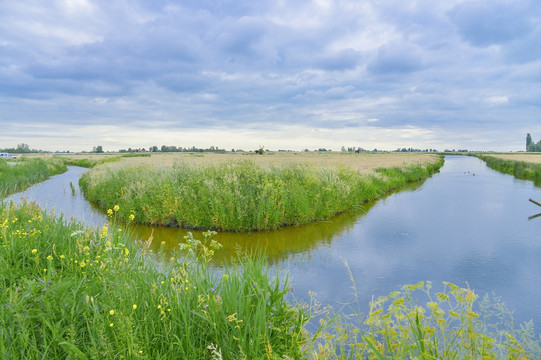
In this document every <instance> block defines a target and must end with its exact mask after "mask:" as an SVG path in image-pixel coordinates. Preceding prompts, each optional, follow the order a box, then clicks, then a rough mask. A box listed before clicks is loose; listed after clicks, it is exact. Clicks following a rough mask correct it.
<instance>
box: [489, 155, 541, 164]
mask: <svg viewBox="0 0 541 360" xmlns="http://www.w3.org/2000/svg"><path fill="white" fill-rule="evenodd" d="M483 156H490V157H495V158H498V159H503V160H512V161H523V162H527V163H532V164H541V153H537V154H535V153H513V154H484V155H483Z"/></svg>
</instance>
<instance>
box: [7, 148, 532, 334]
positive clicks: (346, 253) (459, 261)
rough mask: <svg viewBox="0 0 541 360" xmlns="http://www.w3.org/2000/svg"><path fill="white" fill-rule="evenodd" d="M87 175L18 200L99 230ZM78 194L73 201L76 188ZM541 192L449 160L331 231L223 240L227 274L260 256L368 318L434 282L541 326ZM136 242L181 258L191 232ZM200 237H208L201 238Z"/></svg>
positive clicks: (341, 219)
mask: <svg viewBox="0 0 541 360" xmlns="http://www.w3.org/2000/svg"><path fill="white" fill-rule="evenodd" d="M84 171H85V169H82V168H77V167H70V168H69V170H68V172H67V173H65V174H62V175H58V176H55V177H53V178H51V179H50V180H48V181H46V182H44V183H41V184H38V185H35V186H33V187H31V188H29V189H28V190H27V191H26V192H24V193H21V194H16V195H13V196H11V199H13V200H14V201H20V200H19V199H20V198H21V197H25V198H28V200H30V201H34V200H35V201H37V202H38V203H39V204H40V205H41V206H42V207H46V208H54V209H55V212H56V213H60V212H62V213H64V214H65V217H66V218H68V219H69V218H71V217H73V218H74V219H76V220H78V221H82V222H84V223H86V224H88V225H90V226H101V225H102V224H104V223H105V222H106V221H107V217H106V216H105V215H104V214H103V213H102V212H100V211H98V210H97V209H95V208H94V207H93V206H92V205H90V204H89V203H88V202H87V201H86V200H85V199H84V197H83V196H82V195H81V194H80V191H79V189H78V186H77V183H78V178H79V177H80V176H81V174H82V172H84ZM70 182H71V183H72V185H74V186H75V195H73V193H72V190H71V186H70V184H69V183H70ZM529 198H534V199H537V200H541V189H540V188H536V187H535V186H534V185H533V184H532V183H531V182H528V181H522V180H516V179H514V178H513V177H512V176H509V175H503V174H501V173H498V172H496V171H494V170H491V169H489V168H488V167H486V165H485V164H484V162H482V161H481V160H479V159H477V158H474V157H467V156H447V157H446V158H445V165H444V166H443V167H442V169H441V171H440V173H438V174H435V175H434V176H433V177H431V178H430V179H428V180H426V181H425V182H423V183H419V184H414V185H412V186H410V187H409V188H406V189H402V190H401V191H399V192H396V193H393V194H390V195H389V196H387V197H385V198H384V199H381V200H379V201H376V202H374V203H369V204H365V205H364V206H363V207H362V208H361V209H359V210H357V211H354V212H349V213H347V214H342V215H339V216H336V217H334V218H332V219H329V220H328V221H322V222H318V223H315V224H309V225H304V226H297V227H289V228H286V229H282V230H279V231H274V232H257V233H251V234H237V233H220V234H218V235H217V236H216V240H218V241H219V242H221V243H222V244H224V248H223V249H222V250H220V251H219V252H218V253H217V257H216V262H217V265H218V266H219V265H220V264H221V263H223V262H224V261H225V260H226V259H228V258H230V257H231V256H233V255H234V254H235V251H237V250H238V249H240V250H249V251H250V250H255V249H257V250H259V251H262V252H263V253H264V254H265V256H266V257H267V258H268V259H269V263H270V264H271V266H272V267H273V268H280V270H281V271H282V272H287V273H288V274H289V280H290V282H291V285H292V287H293V295H294V296H295V297H296V298H298V299H300V300H305V301H306V300H309V292H311V291H313V292H315V293H316V294H317V299H318V301H319V302H321V303H322V304H325V305H332V306H334V307H335V308H340V307H341V306H342V304H344V303H348V302H350V301H352V300H353V299H354V293H353V290H352V285H353V283H352V279H351V276H350V275H349V273H348V268H349V269H350V270H351V275H352V277H353V279H354V281H355V287H356V290H357V297H358V299H359V304H360V305H359V308H360V309H361V311H363V312H365V313H366V312H367V311H368V303H369V301H370V300H372V299H373V298H377V297H378V296H382V295H387V294H388V293H389V292H391V291H395V290H398V289H399V288H400V287H401V286H402V285H404V284H413V283H417V282H419V281H431V282H432V283H433V288H434V290H435V292H436V291H440V290H442V289H443V285H442V283H443V282H445V281H446V282H451V283H454V284H457V285H459V286H461V287H467V286H469V287H470V288H471V289H474V290H475V292H476V293H477V294H478V295H480V296H484V295H485V294H487V293H488V294H494V295H495V296H497V297H499V298H500V299H501V301H503V302H504V303H505V304H506V307H507V308H508V309H510V310H512V311H513V316H514V318H515V320H516V321H517V322H523V321H529V320H534V323H536V324H538V326H539V324H541V310H539V309H538V308H537V303H538V299H540V298H541V287H540V286H539V284H540V283H541V217H539V218H533V219H529V217H531V216H534V215H536V214H537V213H539V212H541V208H540V207H537V206H535V205H533V204H531V203H530V202H529V201H528V199H529ZM129 231H131V232H132V233H133V234H134V235H135V237H136V238H138V239H140V240H141V241H146V239H148V238H149V237H150V236H151V234H152V236H153V238H154V242H153V244H154V246H159V245H160V244H161V243H162V242H164V243H165V247H166V248H167V249H172V248H174V247H176V246H177V245H178V243H179V242H180V241H183V238H184V236H185V235H186V233H187V231H185V230H182V229H172V228H151V227H147V226H132V227H131V228H130V230H129ZM194 235H195V236H196V237H198V235H199V234H198V233H197V232H194Z"/></svg>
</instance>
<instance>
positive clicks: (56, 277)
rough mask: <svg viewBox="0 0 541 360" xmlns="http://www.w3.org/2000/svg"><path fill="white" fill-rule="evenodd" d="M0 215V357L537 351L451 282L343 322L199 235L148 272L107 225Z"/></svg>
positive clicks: (2, 210)
mask: <svg viewBox="0 0 541 360" xmlns="http://www.w3.org/2000/svg"><path fill="white" fill-rule="evenodd" d="M119 210H120V209H119ZM113 217H114V216H113ZM0 219H1V220H0V289H1V291H0V358H2V359H66V358H76V359H122V358H123V359H163V360H166V359H300V358H313V359H361V358H365V359H399V358H400V359H402V358H418V359H436V358H441V359H451V358H453V359H481V358H486V359H500V358H506V359H525V358H526V359H534V358H538V357H536V356H537V355H539V352H538V350H539V347H538V343H537V342H536V341H535V340H534V339H533V337H532V332H531V329H530V328H528V327H523V328H521V330H520V331H515V330H514V329H513V324H512V322H509V321H507V320H509V318H508V317H503V316H502V315H505V312H504V311H502V307H501V305H499V304H498V303H487V305H483V306H482V307H476V306H475V304H474V303H475V301H476V299H477V296H476V295H475V294H474V293H473V291H472V290H470V289H462V288H459V287H457V286H454V285H451V284H447V285H446V288H445V289H444V290H443V291H442V292H439V293H436V294H435V295H431V293H430V291H429V290H430V287H429V284H423V283H420V284H417V285H413V286H405V287H404V288H403V289H402V290H401V291H399V292H394V293H392V294H390V295H389V296H388V297H381V298H378V299H377V300H375V301H374V302H373V303H372V304H371V310H370V312H369V314H367V316H366V317H362V316H361V314H359V313H358V312H357V313H354V316H355V319H357V324H358V325H356V324H355V323H356V322H355V321H352V319H351V318H348V317H346V316H345V315H342V314H341V313H340V314H338V313H336V314H335V315H331V314H332V312H331V310H328V309H325V310H322V309H321V308H320V307H318V306H317V305H316V304H315V302H314V303H312V304H309V305H297V304H292V303H288V302H286V301H285V295H286V293H287V292H288V284H287V282H286V283H284V282H283V281H282V282H281V281H280V280H279V278H278V277H277V276H270V275H269V273H268V270H267V268H266V265H265V263H264V262H263V261H261V260H260V259H253V258H249V257H243V258H240V260H239V261H238V262H236V263H234V264H231V265H228V266H225V267H224V268H222V269H221V270H218V269H213V268H211V267H210V266H209V259H210V258H211V257H212V255H213V251H214V250H216V249H217V248H218V247H219V246H218V245H217V244H216V243H213V242H212V240H211V239H210V238H207V239H206V240H205V241H203V242H200V241H198V240H195V239H193V238H190V237H189V238H188V239H187V241H186V243H185V244H184V245H182V247H181V248H180V249H179V251H178V252H177V253H175V254H174V255H173V256H174V258H173V259H169V261H161V262H158V263H157V262H156V259H157V258H159V257H160V254H159V253H158V254H153V253H151V252H150V250H149V249H148V246H146V245H145V244H142V243H139V242H135V241H133V239H130V237H129V235H127V234H126V232H125V231H119V230H118V228H116V227H115V226H114V225H109V226H108V227H104V228H101V229H96V230H92V229H85V228H83V227H82V226H81V225H79V224H77V223H73V222H70V223H65V222H63V221H62V220H61V219H58V218H55V217H52V216H51V215H48V214H47V213H46V212H44V211H41V210H40V209H38V208H37V207H36V206H35V205H33V204H26V205H25V204H23V205H19V206H8V205H5V204H4V205H0ZM208 236H211V234H208ZM218 251H219V250H218ZM179 258H183V261H180V260H178V259H179ZM344 271H346V269H344ZM419 295H422V297H420V296H419ZM342 313H343V312H342ZM491 314H492V315H495V318H496V320H497V322H490V321H488V318H486V317H485V316H488V315H491ZM316 315H319V317H320V318H322V319H323V320H322V322H321V326H320V327H319V328H318V323H317V322H315V318H313V316H316ZM308 321H312V327H314V328H315V329H316V330H315V331H314V332H312V333H310V334H309V333H308V332H307V331H306V330H305V328H306V325H307V323H308Z"/></svg>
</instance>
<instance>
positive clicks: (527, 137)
mask: <svg viewBox="0 0 541 360" xmlns="http://www.w3.org/2000/svg"><path fill="white" fill-rule="evenodd" d="M531 144H532V136H531V135H530V133H528V134H527V135H526V151H528V149H529V148H530V145H531Z"/></svg>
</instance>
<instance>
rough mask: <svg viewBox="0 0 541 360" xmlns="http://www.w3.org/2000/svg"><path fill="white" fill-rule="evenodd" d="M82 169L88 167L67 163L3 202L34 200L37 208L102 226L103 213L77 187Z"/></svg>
mask: <svg viewBox="0 0 541 360" xmlns="http://www.w3.org/2000/svg"><path fill="white" fill-rule="evenodd" d="M86 171H88V169H86V168H82V167H79V166H68V171H66V172H65V173H63V174H60V175H55V176H52V177H50V178H49V179H47V180H46V181H44V182H41V183H38V184H35V185H32V186H30V187H29V188H28V189H26V190H25V191H22V192H19V193H16V194H12V195H10V196H8V197H6V198H5V199H4V200H3V201H5V202H9V201H12V202H13V203H15V204H18V203H21V202H23V201H29V202H31V201H35V202H36V203H37V204H39V206H40V207H41V208H43V209H49V210H51V211H52V212H54V213H55V214H57V215H61V214H63V216H64V218H66V219H68V220H70V219H73V220H75V221H78V222H81V223H84V224H86V225H88V226H95V227H98V226H102V225H103V224H104V223H106V222H107V216H105V214H103V213H102V212H101V211H100V210H99V209H98V208H96V207H94V206H92V205H91V204H90V203H89V202H88V201H86V199H85V197H84V196H83V194H82V193H81V190H80V189H79V179H80V178H81V176H82V175H83V174H84V173H85V172H86Z"/></svg>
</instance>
